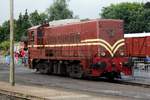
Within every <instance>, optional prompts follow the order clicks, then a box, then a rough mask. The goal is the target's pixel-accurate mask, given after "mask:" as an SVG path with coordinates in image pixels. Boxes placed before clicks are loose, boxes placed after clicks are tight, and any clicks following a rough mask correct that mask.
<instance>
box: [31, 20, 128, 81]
mask: <svg viewBox="0 0 150 100" xmlns="http://www.w3.org/2000/svg"><path fill="white" fill-rule="evenodd" d="M28 31H29V32H28V38H29V40H28V48H29V67H30V68H32V69H37V70H38V71H40V72H41V73H53V74H62V75H69V76H70V77H75V78H80V77H82V76H93V77H101V76H107V77H109V78H114V77H120V73H121V72H123V73H125V74H126V75H131V67H130V66H129V65H128V58H127V57H125V48H124V44H125V43H124V37H123V33H124V32H123V21H121V20H111V19H107V20H106V19H97V20H89V21H81V22H73V23H69V24H63V25H49V26H48V25H44V26H35V27H32V28H30V29H29V30H28Z"/></svg>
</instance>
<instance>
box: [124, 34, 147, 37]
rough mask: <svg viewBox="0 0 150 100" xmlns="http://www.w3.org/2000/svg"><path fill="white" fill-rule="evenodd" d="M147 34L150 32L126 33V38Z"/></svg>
mask: <svg viewBox="0 0 150 100" xmlns="http://www.w3.org/2000/svg"><path fill="white" fill-rule="evenodd" d="M146 36H150V33H129V34H124V37H125V38H132V37H146Z"/></svg>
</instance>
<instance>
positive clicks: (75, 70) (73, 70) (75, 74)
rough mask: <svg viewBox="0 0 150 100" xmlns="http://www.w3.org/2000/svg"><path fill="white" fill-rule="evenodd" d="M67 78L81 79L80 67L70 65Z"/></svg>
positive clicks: (81, 71)
mask: <svg viewBox="0 0 150 100" xmlns="http://www.w3.org/2000/svg"><path fill="white" fill-rule="evenodd" d="M69 76H70V77H72V78H82V76H83V70H82V66H81V65H72V66H70V69H69Z"/></svg>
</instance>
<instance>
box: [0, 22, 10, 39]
mask: <svg viewBox="0 0 150 100" xmlns="http://www.w3.org/2000/svg"><path fill="white" fill-rule="evenodd" d="M9 27H10V26H9V21H5V22H4V23H3V24H2V26H1V27H0V42H2V41H5V40H7V39H9Z"/></svg>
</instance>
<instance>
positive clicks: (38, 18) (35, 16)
mask: <svg viewBox="0 0 150 100" xmlns="http://www.w3.org/2000/svg"><path fill="white" fill-rule="evenodd" d="M46 19H47V15H46V14H45V13H41V14H39V13H38V11H37V10H35V11H34V12H33V13H31V14H30V16H29V21H30V23H31V25H33V26H34V25H39V24H41V23H42V22H44V21H45V20H46Z"/></svg>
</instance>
